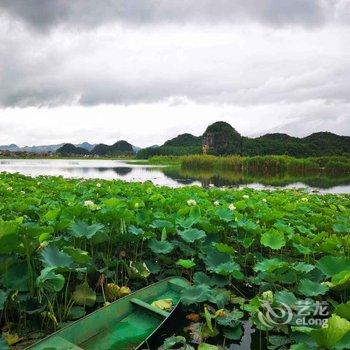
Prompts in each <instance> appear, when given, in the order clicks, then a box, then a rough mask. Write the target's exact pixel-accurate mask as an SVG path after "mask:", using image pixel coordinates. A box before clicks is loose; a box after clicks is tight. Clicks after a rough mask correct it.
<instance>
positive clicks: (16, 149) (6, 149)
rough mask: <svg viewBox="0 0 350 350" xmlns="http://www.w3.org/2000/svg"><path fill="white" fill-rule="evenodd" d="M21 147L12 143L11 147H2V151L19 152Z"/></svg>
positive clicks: (0, 147)
mask: <svg viewBox="0 0 350 350" xmlns="http://www.w3.org/2000/svg"><path fill="white" fill-rule="evenodd" d="M19 150H20V147H18V146H17V145H15V144H14V143H12V144H11V145H0V151H10V152H18V151H19Z"/></svg>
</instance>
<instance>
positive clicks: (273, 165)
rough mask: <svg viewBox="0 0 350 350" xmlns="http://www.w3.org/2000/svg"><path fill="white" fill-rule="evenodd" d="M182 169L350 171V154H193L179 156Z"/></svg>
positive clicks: (263, 172)
mask: <svg viewBox="0 0 350 350" xmlns="http://www.w3.org/2000/svg"><path fill="white" fill-rule="evenodd" d="M179 161H180V163H181V166H182V168H183V169H220V170H235V171H242V172H254V173H262V174H273V173H283V172H285V171H288V172H290V173H310V172H326V173H350V157H339V156H338V157H336V156H333V157H331V156H330V157H310V158H295V157H289V156H256V157H241V156H228V157H216V156H212V155H191V156H186V157H181V158H180V159H179Z"/></svg>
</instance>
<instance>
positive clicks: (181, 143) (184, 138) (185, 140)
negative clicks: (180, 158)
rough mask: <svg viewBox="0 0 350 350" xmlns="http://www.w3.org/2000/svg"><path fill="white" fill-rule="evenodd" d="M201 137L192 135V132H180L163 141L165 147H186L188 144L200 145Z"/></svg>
mask: <svg viewBox="0 0 350 350" xmlns="http://www.w3.org/2000/svg"><path fill="white" fill-rule="evenodd" d="M201 145H202V137H201V136H194V135H192V134H181V135H178V136H176V137H174V138H173V139H171V140H168V141H166V142H165V143H164V145H163V146H165V147H188V146H201Z"/></svg>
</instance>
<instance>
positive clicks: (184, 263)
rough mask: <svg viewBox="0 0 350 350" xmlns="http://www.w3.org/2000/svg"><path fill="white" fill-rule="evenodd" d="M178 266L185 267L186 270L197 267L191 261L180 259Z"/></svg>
mask: <svg viewBox="0 0 350 350" xmlns="http://www.w3.org/2000/svg"><path fill="white" fill-rule="evenodd" d="M176 265H179V266H181V267H183V268H184V269H191V268H192V267H195V266H196V263H195V262H193V261H192V260H189V259H179V260H178V261H177V262H176Z"/></svg>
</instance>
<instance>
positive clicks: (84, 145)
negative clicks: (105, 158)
mask: <svg viewBox="0 0 350 350" xmlns="http://www.w3.org/2000/svg"><path fill="white" fill-rule="evenodd" d="M75 146H77V147H80V148H84V149H86V150H88V151H89V152H90V151H91V150H92V149H93V148H94V147H95V146H96V145H93V144H91V143H89V142H83V143H80V144H78V145H75Z"/></svg>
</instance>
